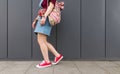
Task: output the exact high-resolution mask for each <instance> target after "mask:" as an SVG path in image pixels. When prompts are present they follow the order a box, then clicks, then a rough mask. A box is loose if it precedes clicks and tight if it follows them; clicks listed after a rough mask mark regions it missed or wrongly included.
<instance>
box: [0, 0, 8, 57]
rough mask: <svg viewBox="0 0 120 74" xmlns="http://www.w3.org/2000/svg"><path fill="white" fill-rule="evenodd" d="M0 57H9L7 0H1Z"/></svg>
mask: <svg viewBox="0 0 120 74" xmlns="http://www.w3.org/2000/svg"><path fill="white" fill-rule="evenodd" d="M0 58H7V0H0Z"/></svg>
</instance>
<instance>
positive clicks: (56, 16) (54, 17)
mask: <svg viewBox="0 0 120 74" xmlns="http://www.w3.org/2000/svg"><path fill="white" fill-rule="evenodd" d="M63 9H64V2H62V1H61V2H58V1H56V4H55V7H54V9H53V11H52V12H51V13H50V15H49V16H48V18H49V22H50V24H51V25H52V26H55V25H56V24H58V23H60V21H61V10H63Z"/></svg>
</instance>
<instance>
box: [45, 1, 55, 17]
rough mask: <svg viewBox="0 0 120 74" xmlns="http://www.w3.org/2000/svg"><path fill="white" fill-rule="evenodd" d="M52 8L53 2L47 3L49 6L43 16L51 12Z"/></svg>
mask: <svg viewBox="0 0 120 74" xmlns="http://www.w3.org/2000/svg"><path fill="white" fill-rule="evenodd" d="M53 8H54V4H53V3H52V2H50V4H49V6H48V8H47V11H46V12H45V14H44V16H45V17H47V16H48V15H49V14H50V13H51V11H52V10H53Z"/></svg>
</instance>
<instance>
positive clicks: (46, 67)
mask: <svg viewBox="0 0 120 74" xmlns="http://www.w3.org/2000/svg"><path fill="white" fill-rule="evenodd" d="M50 66H51V65H47V66H39V65H36V67H37V68H47V67H50Z"/></svg>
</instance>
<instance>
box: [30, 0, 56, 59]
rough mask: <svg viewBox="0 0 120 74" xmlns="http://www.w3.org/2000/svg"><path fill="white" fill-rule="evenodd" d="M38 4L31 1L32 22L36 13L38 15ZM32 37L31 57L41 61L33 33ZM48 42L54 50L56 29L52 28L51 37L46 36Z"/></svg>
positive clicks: (35, 0) (40, 54) (36, 1)
mask: <svg viewBox="0 0 120 74" xmlns="http://www.w3.org/2000/svg"><path fill="white" fill-rule="evenodd" d="M39 2H40V0H33V7H32V8H33V10H32V12H33V13H32V14H33V16H32V17H33V18H32V19H33V20H34V18H35V17H36V16H37V13H38V10H39V7H38V5H39ZM32 31H34V29H33V30H32ZM32 36H33V39H32V40H33V42H32V45H33V50H32V51H33V52H32V54H33V55H32V56H33V58H34V59H41V58H42V53H41V51H40V47H39V45H38V42H37V36H36V35H35V34H34V32H33V33H32ZM48 41H49V42H50V43H52V44H53V46H55V48H56V27H53V28H52V32H51V36H50V37H49V36H48ZM51 57H53V56H52V55H51V53H50V58H51Z"/></svg>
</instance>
